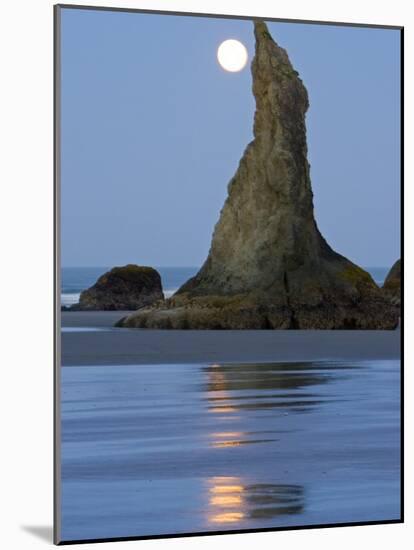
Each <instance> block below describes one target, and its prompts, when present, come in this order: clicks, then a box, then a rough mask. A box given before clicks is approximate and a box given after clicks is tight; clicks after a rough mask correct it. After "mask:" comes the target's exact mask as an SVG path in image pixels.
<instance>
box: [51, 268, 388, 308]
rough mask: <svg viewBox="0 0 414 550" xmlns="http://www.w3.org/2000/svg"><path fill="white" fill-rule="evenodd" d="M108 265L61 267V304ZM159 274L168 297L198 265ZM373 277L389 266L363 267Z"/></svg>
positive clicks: (73, 299)
mask: <svg viewBox="0 0 414 550" xmlns="http://www.w3.org/2000/svg"><path fill="white" fill-rule="evenodd" d="M109 269H111V268H109V267H63V268H62V271H61V276H62V288H61V301H62V306H71V305H72V304H76V303H78V301H79V296H80V293H81V292H82V290H85V289H87V288H89V287H90V286H92V285H93V284H94V283H95V282H96V280H97V279H98V277H100V276H101V275H103V274H104V273H105V272H106V271H109ZM156 269H157V271H158V272H159V273H160V275H161V280H162V287H163V290H164V295H165V297H166V298H169V297H170V296H172V295H173V294H174V292H176V291H177V290H178V289H179V288H180V286H181V285H182V284H184V283H185V282H186V281H187V280H188V279H189V278H190V277H193V276H194V275H195V274H196V273H197V271H198V270H199V269H200V268H199V267H156ZM364 269H366V271H368V272H369V273H370V274H371V276H372V277H373V279H374V281H375V282H376V283H377V284H378V285H379V286H382V284H383V283H384V280H385V277H386V276H387V273H388V271H389V269H390V268H389V267H365V268H364Z"/></svg>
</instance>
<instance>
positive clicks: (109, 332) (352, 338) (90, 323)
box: [62, 312, 401, 366]
mask: <svg viewBox="0 0 414 550" xmlns="http://www.w3.org/2000/svg"><path fill="white" fill-rule="evenodd" d="M126 313H127V312H63V313H62V327H63V333H62V364H63V365H72V366H76V365H132V364H163V363H170V364H171V363H200V362H203V363H204V362H215V361H217V362H268V361H306V360H308V361H314V360H349V359H359V360H364V359H398V358H399V357H400V336H401V333H400V331H399V330H395V331H317V330H306V331H296V330H291V331H271V330H269V331H267V330H262V331H256V330H243V331H233V330H230V331H216V330H211V331H207V330H206V331H204V330H201V331H194V330H189V331H176V330H150V329H124V328H120V329H118V328H113V324H114V323H115V321H116V320H118V319H119V318H120V317H122V316H123V315H125V314H126Z"/></svg>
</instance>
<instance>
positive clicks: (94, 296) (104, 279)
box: [70, 264, 164, 311]
mask: <svg viewBox="0 0 414 550" xmlns="http://www.w3.org/2000/svg"><path fill="white" fill-rule="evenodd" d="M163 297H164V296H163V293H162V287H161V277H160V275H159V273H158V271H156V270H155V269H153V268H152V267H144V266H138V265H132V264H129V265H126V266H123V267H114V268H113V269H111V270H110V271H108V272H107V273H104V275H102V276H101V277H99V279H98V280H97V281H96V283H95V284H94V285H93V286H91V287H90V288H88V289H87V290H84V291H83V292H82V293H81V295H80V299H79V304H75V305H74V306H71V308H70V309H71V310H72V311H114V310H136V309H139V308H142V307H144V306H149V305H151V304H154V303H155V302H157V301H158V300H162V299H163Z"/></svg>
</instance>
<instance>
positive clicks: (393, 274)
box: [382, 260, 401, 306]
mask: <svg viewBox="0 0 414 550" xmlns="http://www.w3.org/2000/svg"><path fill="white" fill-rule="evenodd" d="M382 290H383V292H384V294H385V296H386V297H387V299H388V300H389V301H390V302H391V303H392V304H394V305H396V306H400V305H401V260H397V261H396V262H395V264H394V265H393V266H392V268H391V269H390V271H389V273H388V275H387V278H386V279H385V281H384V286H383V287H382Z"/></svg>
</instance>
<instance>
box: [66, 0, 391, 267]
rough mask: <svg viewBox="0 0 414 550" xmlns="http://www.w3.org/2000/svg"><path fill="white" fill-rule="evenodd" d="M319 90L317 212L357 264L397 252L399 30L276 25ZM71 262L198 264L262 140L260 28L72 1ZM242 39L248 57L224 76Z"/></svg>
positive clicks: (315, 94) (378, 261)
mask: <svg viewBox="0 0 414 550" xmlns="http://www.w3.org/2000/svg"><path fill="white" fill-rule="evenodd" d="M268 27H269V31H270V33H271V34H272V36H273V38H274V39H275V40H276V42H277V43H278V44H279V45H280V46H282V47H283V48H285V49H286V50H287V52H288V54H289V57H290V59H291V62H292V64H293V65H294V67H295V69H296V70H298V71H299V73H300V76H301V78H302V80H303V82H304V84H305V86H306V88H307V90H308V93H309V99H310V108H309V111H308V113H307V117H306V123H307V135H308V148H309V162H310V164H311V180H312V187H313V192H314V203H315V217H316V220H317V223H318V226H319V228H320V230H321V232H322V234H323V235H324V237H325V238H326V239H327V241H328V242H329V244H330V245H331V246H332V247H333V248H334V249H335V250H336V251H337V252H339V253H341V254H343V255H344V256H346V257H348V258H349V259H350V260H352V261H354V262H356V263H357V264H359V265H361V266H391V264H393V263H394V261H395V260H396V259H397V258H398V257H399V255H400V253H399V250H400V217H399V216H400V212H399V211H400V58H399V44H400V37H399V31H397V30H390V29H372V28H354V27H338V26H326V25H309V24H297V23H276V22H269V23H268ZM61 28H62V35H61V41H62V42H61V47H62V58H61V59H62V72H61V103H62V111H61V112H62V118H61V125H62V133H61V140H62V142H61V146H62V154H61V186H62V190H61V197H62V198H61V225H62V232H61V241H62V247H61V250H62V266H64V267H69V266H113V265H123V264H126V263H136V264H140V265H151V266H200V265H201V264H202V263H203V261H204V260H205V258H206V257H207V254H208V250H209V247H210V242H211V235H212V231H213V228H214V225H215V223H216V222H217V220H218V217H219V213H220V210H221V208H222V206H223V203H224V200H225V198H226V195H227V185H228V182H229V180H230V178H231V177H232V176H233V174H234V173H235V171H236V169H237V166H238V163H239V160H240V158H241V156H242V154H243V151H244V149H245V147H246V146H247V144H248V143H249V141H251V140H252V137H253V135H252V126H253V115H254V107H255V105H254V98H253V95H252V92H251V85H252V78H251V73H250V62H251V59H252V57H253V54H254V36H253V24H252V22H250V21H245V20H231V19H214V18H206V17H189V16H173V15H156V14H140V13H125V12H110V11H94V10H76V9H62V24H61ZM229 38H235V39H237V40H240V41H241V42H242V43H243V44H244V45H245V46H246V48H247V50H248V53H249V62H248V64H247V66H246V68H245V69H244V70H242V71H240V72H238V73H230V72H227V71H224V70H223V69H222V68H221V67H220V66H219V64H218V62H217V58H216V52H217V48H218V46H219V45H220V44H221V42H222V41H224V40H226V39H229Z"/></svg>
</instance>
